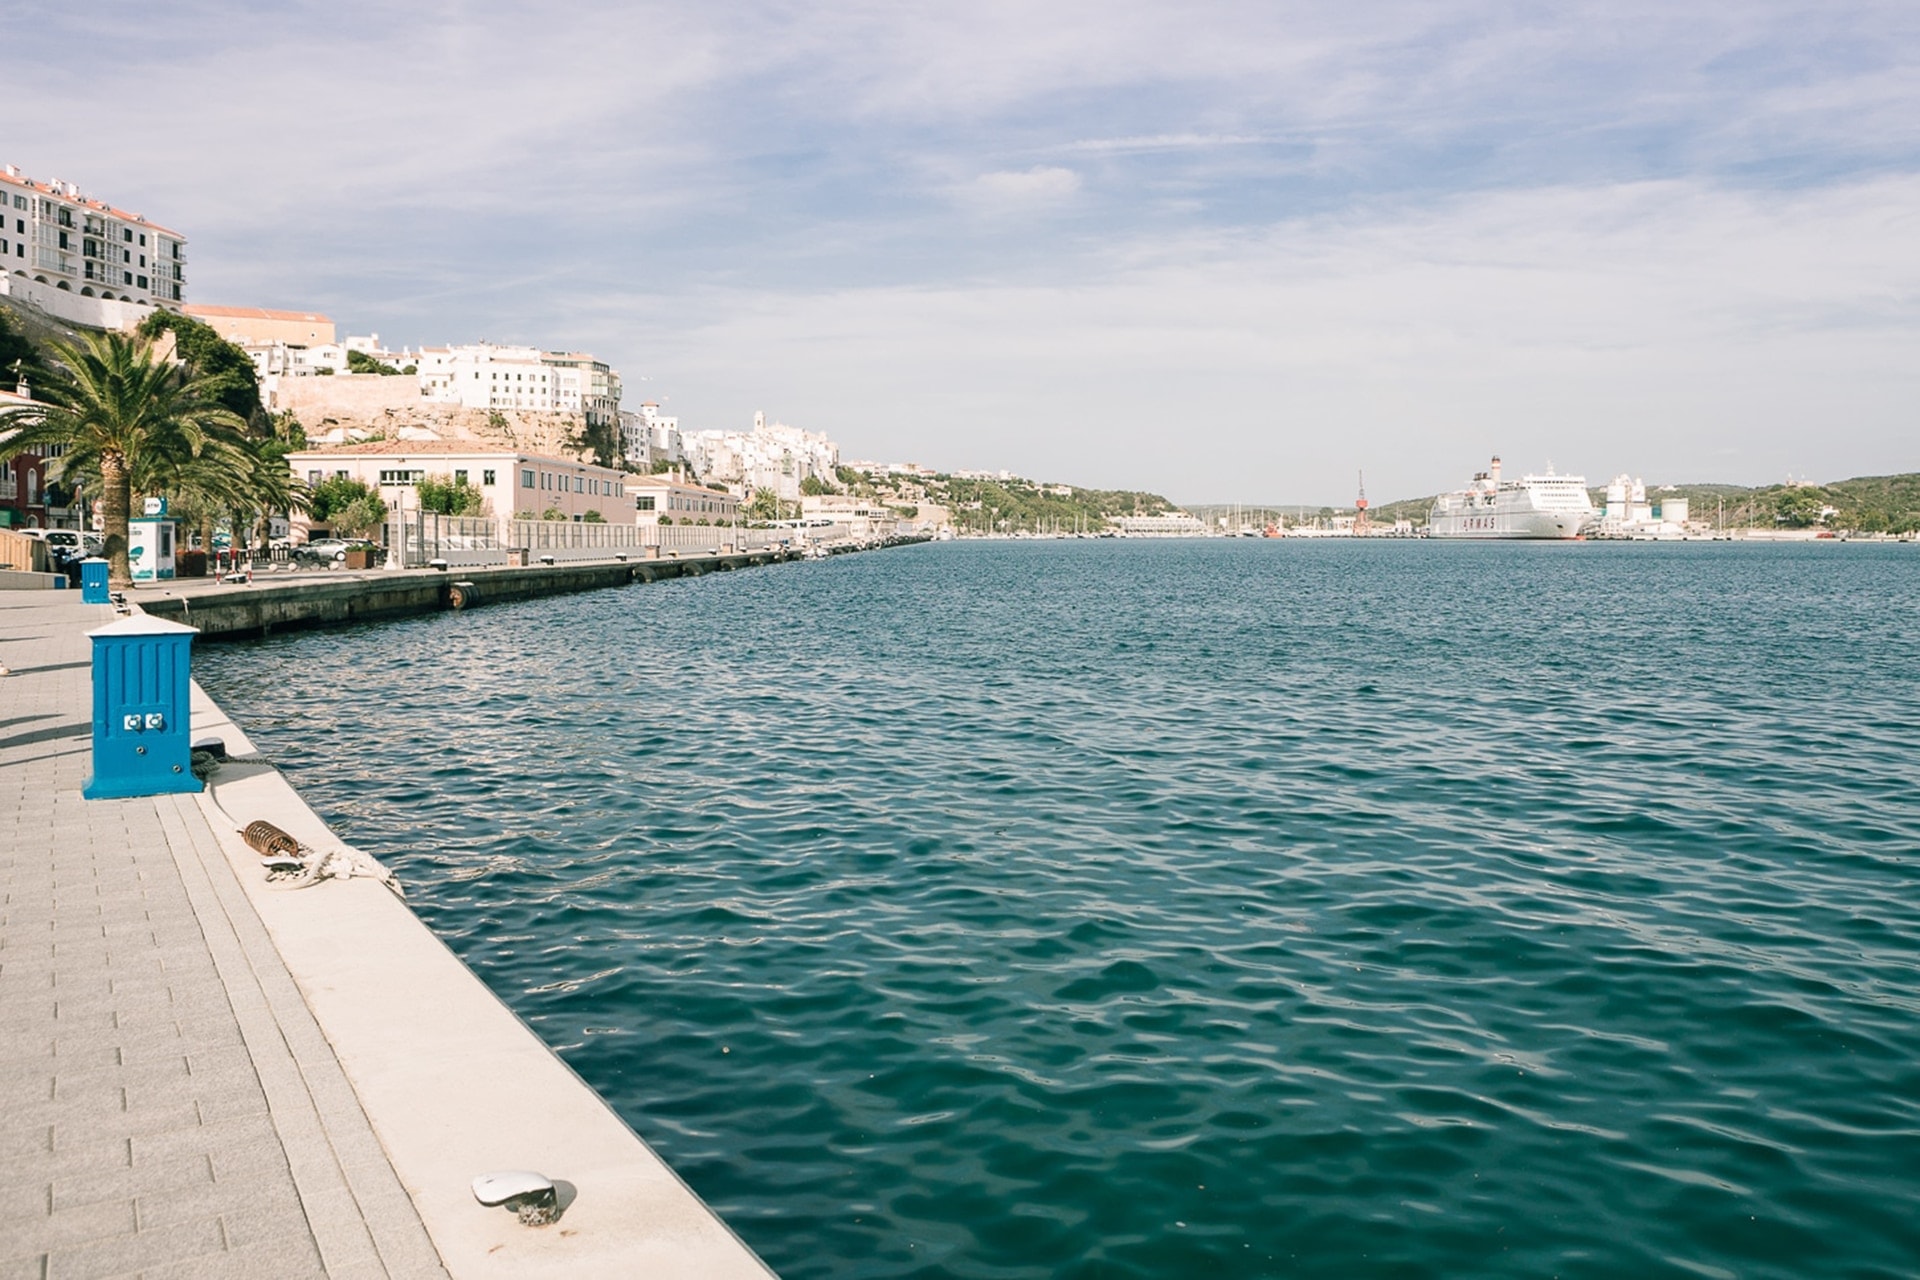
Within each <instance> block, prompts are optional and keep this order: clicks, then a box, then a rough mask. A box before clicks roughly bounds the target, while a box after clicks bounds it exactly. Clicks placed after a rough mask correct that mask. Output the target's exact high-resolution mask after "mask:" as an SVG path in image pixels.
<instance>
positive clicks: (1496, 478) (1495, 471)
mask: <svg viewBox="0 0 1920 1280" xmlns="http://www.w3.org/2000/svg"><path fill="white" fill-rule="evenodd" d="M1487 476H1488V478H1489V479H1491V480H1492V481H1493V487H1494V488H1496V489H1498V488H1499V487H1500V455H1499V454H1495V455H1494V456H1493V466H1492V467H1491V468H1489V469H1488V471H1487Z"/></svg>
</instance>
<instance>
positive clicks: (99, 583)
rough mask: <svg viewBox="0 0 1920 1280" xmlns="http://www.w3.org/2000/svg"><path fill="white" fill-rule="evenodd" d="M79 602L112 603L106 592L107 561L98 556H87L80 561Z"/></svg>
mask: <svg viewBox="0 0 1920 1280" xmlns="http://www.w3.org/2000/svg"><path fill="white" fill-rule="evenodd" d="M80 603H82V604H111V603H113V601H112V600H111V599H110V598H109V597H108V594H107V562H106V561H105V560H102V559H101V558H100V557H99V556H89V557H87V558H86V559H85V560H82V561H81V562H80Z"/></svg>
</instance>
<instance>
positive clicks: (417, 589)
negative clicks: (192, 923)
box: [129, 535, 930, 639]
mask: <svg viewBox="0 0 1920 1280" xmlns="http://www.w3.org/2000/svg"><path fill="white" fill-rule="evenodd" d="M927 541H930V539H929V538H927V537H926V536H924V535H916V536H913V537H905V538H897V539H894V540H893V541H892V542H890V543H888V544H886V545H888V546H905V545H909V544H914V543H920V542H927ZM857 549H859V548H856V547H853V546H851V545H849V546H846V547H844V548H839V550H844V551H852V550H857ZM792 558H794V557H793V555H792V554H791V553H789V552H786V551H784V550H777V549H766V550H760V551H742V552H736V553H734V554H731V555H720V554H713V555H697V556H678V557H674V556H667V557H663V558H661V559H658V560H647V559H629V560H624V561H623V560H603V561H589V562H585V563H579V562H576V563H563V564H552V565H527V566H473V567H468V568H460V569H450V570H447V571H444V572H442V571H437V570H432V569H405V570H368V571H365V572H348V571H339V570H336V571H334V572H331V573H328V574H324V575H316V576H313V577H307V578H297V579H289V580H286V581H275V580H274V579H272V578H260V579H257V580H256V581H254V582H252V583H247V584H234V585H228V584H225V583H221V582H219V581H217V580H212V579H208V580H183V579H175V580H173V582H172V583H171V584H169V585H166V586H159V587H155V586H147V587H142V588H139V589H138V590H136V591H135V592H134V593H133V594H132V595H131V596H130V597H129V598H130V599H132V600H133V601H134V602H135V603H136V604H138V605H139V606H140V608H141V610H142V611H143V612H145V613H149V614H152V615H153V616H155V617H158V618H165V619H167V620H168V621H170V622H180V623H184V624H186V625H187V626H190V627H197V628H198V629H199V631H200V638H201V639H219V638H222V637H233V636H259V635H267V634H269V633H271V632H274V631H281V630H286V629H289V628H294V627H324V626H339V625H342V624H344V623H350V622H363V621H370V620H373V619H378V618H397V617H406V616H409V615H414V614H422V613H437V612H439V611H441V610H443V609H451V608H456V607H474V606H476V605H478V606H485V605H489V604H504V603H506V602H507V601H510V600H531V599H535V598H537V597H540V596H551V595H564V594H566V593H568V592H573V591H597V590H601V589H603V588H606V587H624V586H627V585H629V584H631V583H636V582H657V581H659V580H661V579H663V578H688V577H698V576H699V575H701V574H706V573H727V572H731V571H733V570H737V569H747V568H753V567H757V566H762V565H770V564H775V563H778V562H781V561H784V560H789V559H792ZM469 583H470V584H471V587H463V588H462V590H461V591H460V592H459V593H458V594H456V592H455V586H456V584H469Z"/></svg>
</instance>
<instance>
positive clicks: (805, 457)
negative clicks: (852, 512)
mask: <svg viewBox="0 0 1920 1280" xmlns="http://www.w3.org/2000/svg"><path fill="white" fill-rule="evenodd" d="M685 447H686V451H687V457H688V458H689V459H690V460H691V461H692V462H693V464H694V466H695V467H696V468H697V469H698V471H699V472H700V474H701V475H702V476H704V477H706V478H707V479H709V480H719V481H722V482H725V483H726V484H728V485H734V486H740V487H743V488H745V489H750V490H753V491H755V492H758V491H760V490H770V491H771V492H773V493H774V494H775V495H777V496H778V497H779V498H780V500H781V501H783V502H798V501H799V500H800V484H801V482H802V481H803V480H805V479H806V478H807V477H808V476H813V477H816V478H817V479H820V480H823V481H825V482H827V483H829V484H832V483H834V482H835V480H834V471H835V468H836V467H838V466H839V464H840V446H839V445H837V444H835V443H834V442H833V441H832V440H829V439H828V438H827V437H826V436H825V435H824V434H821V433H819V432H813V431H802V430H800V428H798V427H790V426H788V425H786V424H785V423H783V422H773V423H769V422H768V421H767V416H766V414H764V413H755V414H754V415H753V430H752V431H750V432H747V431H696V432H694V433H693V434H692V435H689V436H687V437H685Z"/></svg>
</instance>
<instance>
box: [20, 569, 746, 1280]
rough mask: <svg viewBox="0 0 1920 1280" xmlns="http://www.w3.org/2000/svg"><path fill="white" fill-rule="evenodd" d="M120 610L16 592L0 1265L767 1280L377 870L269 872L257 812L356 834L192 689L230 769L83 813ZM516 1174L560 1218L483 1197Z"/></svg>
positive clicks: (60, 1270)
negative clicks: (298, 875) (540, 1188)
mask: <svg viewBox="0 0 1920 1280" xmlns="http://www.w3.org/2000/svg"><path fill="white" fill-rule="evenodd" d="M393 576H399V575H393ZM407 576H412V575H407ZM327 585H328V586H337V585H344V584H331V583H330V584H327ZM233 590H236V591H237V590H241V589H240V588H234V589H233ZM136 595H138V596H142V597H144V596H150V595H157V593H153V592H143V593H136ZM174 598H175V599H179V600H181V602H182V604H183V606H184V604H185V601H186V600H187V599H190V598H192V595H191V593H190V592H189V593H185V594H179V595H176V596H175V597H174ZM142 603H144V600H142ZM203 612H214V611H213V610H212V609H207V610H204V611H203ZM114 616H115V615H114V611H113V609H112V608H111V607H110V606H102V605H87V604H84V603H82V602H81V600H80V597H79V593H77V592H64V591H20V592H5V593H0V664H4V665H5V666H6V667H8V668H10V669H11V670H10V674H8V675H5V676H4V677H0V796H4V807H3V808H0V1079H4V1081H5V1084H6V1088H7V1096H8V1105H7V1106H6V1107H5V1108H4V1109H0V1151H4V1154H5V1156H6V1159H5V1160H4V1162H0V1196H4V1199H5V1203H6V1205H7V1206H8V1207H7V1211H6V1213H5V1214H4V1215H0V1276H4V1277H7V1280H13V1278H14V1277H23V1278H24V1277H34V1278H35V1280H53V1278H54V1277H64V1276H110V1275H112V1276H117V1275H136V1274H137V1275H141V1276H147V1277H155V1278H158V1277H182V1278H185V1277H194V1278H195V1280H208V1278H217V1277H224V1276H233V1277H241V1276H245V1277H258V1276H275V1277H288V1276H353V1277H375V1276H396V1277H398V1276H405V1277H430V1276H452V1277H455V1278H459V1277H467V1276H479V1277H484V1276H501V1277H507V1276H514V1277H519V1276H582V1275H636V1276H640V1275H658V1276H712V1277H755V1278H757V1280H764V1278H765V1277H766V1276H767V1275H769V1274H770V1273H769V1272H768V1271H767V1269H766V1268H765V1267H764V1266H763V1265H762V1264H761V1263H760V1261H759V1260H758V1259H757V1258H755V1257H754V1256H753V1254H752V1253H751V1252H750V1251H749V1250H748V1249H747V1248H746V1246H745V1245H743V1244H742V1243H741V1242H740V1241H739V1240H738V1238H737V1237H735V1236H734V1235H733V1233H732V1232H731V1231H730V1230H728V1228H727V1227H726V1226H725V1224H724V1223H722V1222H721V1221H720V1220H719V1219H718V1218H717V1217H716V1216H714V1214H713V1213H712V1212H711V1211H710V1210H709V1209H708V1208H707V1207H706V1206H705V1205H704V1204H702V1203H701V1202H700V1200H699V1199H698V1198H697V1197H696V1196H695V1195H694V1194H693V1193H692V1191H690V1190H689V1189H688V1188H687V1187H686V1186H685V1185H684V1184H683V1183H682V1182H681V1181H680V1180H679V1179H678V1178H677V1177H676V1176H675V1175H674V1174H673V1172H672V1170H670V1169H669V1168H667V1166H666V1165H665V1164H664V1163H663V1162H662V1161H661V1160H660V1159H659V1158H658V1157H657V1156H656V1155H655V1154H654V1153H653V1152H652V1151H651V1150H650V1149H649V1148H648V1147H647V1146H646V1144H645V1143H644V1142H642V1141H641V1140H640V1138H639V1137H637V1136H636V1135H635V1134H634V1133H633V1131H632V1130H631V1129H629V1128H628V1127H627V1125H626V1124H625V1123H624V1122H622V1121H621V1120H620V1118H619V1117H618V1116H616V1115H615V1114H614V1113H613V1111H612V1110H611V1109H609V1108H608V1107H607V1105H606V1104H605V1102H604V1101H602V1100H601V1099H600V1097H599V1096H598V1095H597V1094H595V1093H594V1092H593V1091H592V1090H591V1089H589V1088H588V1087H587V1086H586V1085H585V1084H584V1083H582V1082H581V1081H580V1079H579V1078H578V1077H577V1076H576V1075H574V1073H573V1072H572V1071H571V1070H570V1069H569V1068H568V1067H567V1066H566V1065H565V1064H564V1063H563V1062H561V1060H560V1059H559V1058H557V1057H556V1056H555V1055H554V1054H553V1053H552V1052H551V1051H550V1050H549V1049H548V1048H547V1047H546V1046H545V1045H544V1044H543V1043H541V1042H540V1040H539V1039H538V1038H537V1037H536V1036H535V1035H534V1034H533V1033H532V1031H530V1030H529V1029H528V1028H527V1027H526V1025H525V1024H524V1023H522V1022H520V1021H519V1019H517V1018H516V1017H514V1015H513V1014H512V1013H511V1012H509V1011H508V1010H507V1008H506V1007H505V1006H504V1005H503V1004H501V1003H500V1001H499V1000H498V999H497V998H496V997H495V996H494V995H493V994H492V992H490V991H488V990H487V989H486V988H485V987H484V986H483V985H482V984H481V983H480V981H479V980H478V979H477V978H475V977H474V975H473V974H472V973H471V972H470V971H469V970H468V969H467V968H466V967H465V966H464V965H463V964H461V962H460V961H459V960H458V959H457V958H456V957H455V956H454V955H453V954H452V952H450V951H449V950H447V948H446V947H445V946H444V945H443V944H442V943H441V942H440V941H439V940H438V939H437V938H436V937H434V935H433V934H432V933H431V932H430V931H429V930H428V929H427V928H426V927H425V925H423V924H422V923H421V922H420V920H419V919H418V918H417V917H416V916H415V915H414V914H413V912H412V911H411V910H410V909H409V908H408V907H407V906H406V904H405V903H404V902H403V901H402V900H401V899H400V898H399V897H397V896H395V895H394V894H393V893H392V892H390V891H389V889H388V888H387V887H386V886H385V885H383V884H382V883H381V882H380V881H378V880H377V879H372V878H358V877H356V878H353V879H349V880H326V881H322V882H320V883H318V884H315V885H313V886H312V887H310V888H305V889H300V890H297V891H280V890H276V889H274V888H272V887H269V886H268V884H267V883H266V881H265V877H264V875H263V874H262V872H261V869H260V866H259V860H258V857H257V855H256V854H254V852H253V851H252V850H251V849H249V848H248V847H247V846H246V845H245V844H244V843H243V842H242V841H241V840H240V837H239V835H238V832H237V830H236V828H237V827H239V826H240V825H242V824H244V823H245V822H248V821H252V820H254V819H261V818H264V819H267V820H269V821H271V822H273V823H274V824H275V825H277V826H279V827H281V828H283V829H284V830H286V831H288V832H290V833H292V834H294V835H295V836H297V837H298V838H299V839H300V840H302V841H303V842H306V843H309V844H311V845H314V846H317V847H318V846H324V845H325V844H326V843H327V842H329V841H331V842H332V843H333V844H335V845H337V844H338V840H337V837H335V836H333V834H332V833H331V832H329V831H328V830H327V829H326V827H325V825H324V824H323V823H322V822H321V821H320V819H319V818H318V817H317V816H316V815H314V814H313V813H312V811H311V810H309V809H308V808H307V807H306V805H305V804H304V803H303V802H302V801H301V800H300V798H299V796H298V795H297V794H295V793H294V791H293V790H292V788H291V787H290V786H288V785H287V783H286V782H285V780H284V779H282V778H281V777H280V775H279V773H278V772H277V771H276V770H274V769H273V768H272V767H271V765H270V764H267V763H265V762H260V761H257V760H252V761H249V760H248V759H247V757H250V756H251V755H252V748H251V745H250V744H249V743H248V742H247V741H246V737H245V734H244V733H243V732H242V731H241V730H240V728H239V727H238V726H236V725H233V724H232V723H230V722H229V721H228V720H227V719H226V717H225V716H224V715H223V714H222V713H221V711H220V709H219V708H218V707H217V706H215V705H214V704H213V703H212V702H211V700H209V699H207V698H206V697H205V695H204V694H203V693H202V692H201V691H200V690H198V688H197V687H196V688H195V689H194V691H193V692H194V703H193V716H192V729H193V733H194V735H195V736H196V737H199V736H202V735H213V736H217V737H219V738H221V739H222V740H223V741H224V743H225V745H226V748H227V750H228V752H229V753H231V754H232V755H233V756H237V757H240V759H238V760H233V761H230V762H229V763H227V764H224V765H222V766H220V767H219V768H218V769H217V770H215V771H214V773H213V774H212V776H211V778H210V779H209V785H208V788H207V790H206V791H205V792H202V793H200V794H197V795H190V794H189V795H169V796H161V797H146V798H139V799H128V800H83V799H82V798H81V794H80V792H81V787H82V785H83V783H84V781H85V779H86V777H87V775H88V772H89V766H90V760H91V743H90V733H91V713H92V700H91V682H90V677H91V655H90V644H89V641H88V639H87V632H88V631H89V630H91V629H93V628H95V627H98V626H100V625H103V624H105V623H107V622H110V621H112V620H113V618H114ZM196 621H197V620H196ZM371 852H374V853H376V854H377V852H378V851H371ZM505 1169H533V1170H538V1171H540V1172H542V1173H544V1174H546V1175H547V1176H548V1177H550V1178H552V1179H553V1180H554V1182H555V1186H556V1188H557V1189H558V1190H559V1193H560V1207H561V1216H560V1218H559V1221H558V1222H557V1223H555V1224H554V1225H551V1226H547V1227H530V1226H525V1225H522V1224H521V1223H520V1221H519V1220H518V1219H517V1218H516V1217H515V1216H514V1215H513V1214H512V1213H510V1212H508V1211H506V1210H504V1209H500V1208H491V1209H490V1208H486V1207H483V1206H482V1205H480V1204H479V1203H478V1202H477V1201H476V1199H475V1198H474V1195H473V1193H472V1191H471V1187H470V1184H471V1182H472V1179H473V1178H474V1177H476V1176H478V1175H481V1174H485V1173H490V1172H495V1171H499V1170H505Z"/></svg>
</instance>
